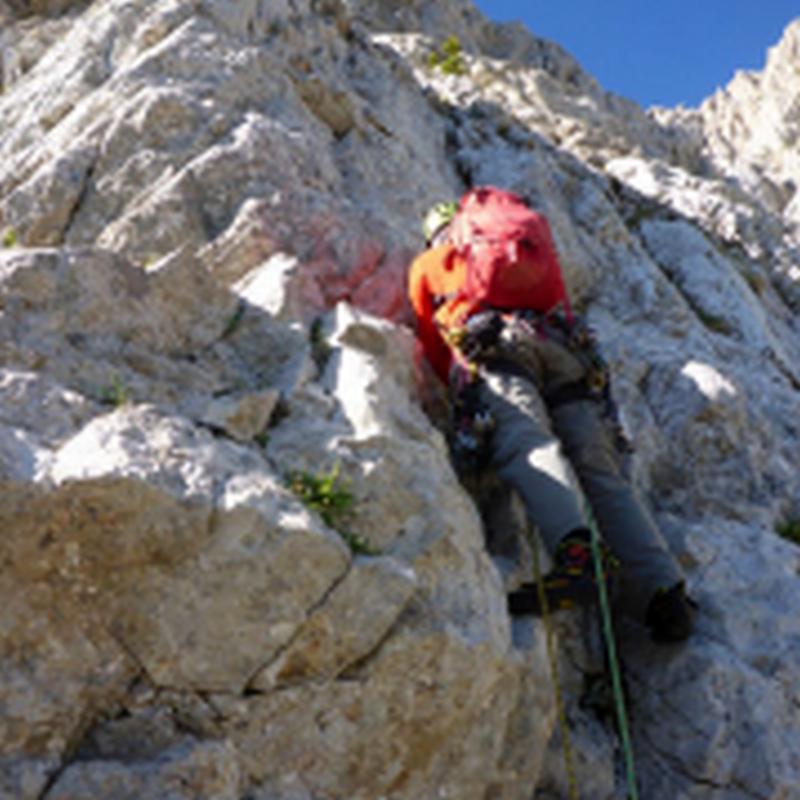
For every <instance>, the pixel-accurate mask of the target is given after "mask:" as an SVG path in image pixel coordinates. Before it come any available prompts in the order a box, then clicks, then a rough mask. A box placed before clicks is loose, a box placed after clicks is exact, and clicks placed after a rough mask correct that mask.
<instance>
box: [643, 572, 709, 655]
mask: <svg viewBox="0 0 800 800" xmlns="http://www.w3.org/2000/svg"><path fill="white" fill-rule="evenodd" d="M696 607H697V605H696V603H695V602H694V601H693V600H692V599H691V598H690V597H688V596H687V594H686V587H685V586H684V584H683V581H681V582H680V583H676V584H675V585H674V586H672V587H671V588H670V589H659V590H658V591H657V592H656V593H655V595H653V599H652V600H651V601H650V604H649V605H648V607H647V614H646V616H645V624H646V625H647V627H648V628H650V636H651V637H652V639H653V641H654V642H665V643H668V642H683V641H685V640H686V639H688V638H689V636H690V635H691V633H692V630H693V629H694V612H695V609H696Z"/></svg>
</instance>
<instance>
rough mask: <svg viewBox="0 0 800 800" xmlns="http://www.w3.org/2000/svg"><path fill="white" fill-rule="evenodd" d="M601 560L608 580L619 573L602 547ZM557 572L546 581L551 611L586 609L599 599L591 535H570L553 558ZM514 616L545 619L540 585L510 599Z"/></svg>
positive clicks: (532, 585)
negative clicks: (611, 575)
mask: <svg viewBox="0 0 800 800" xmlns="http://www.w3.org/2000/svg"><path fill="white" fill-rule="evenodd" d="M600 552H601V560H602V563H603V572H604V574H605V575H606V576H608V575H610V574H611V573H612V572H614V571H615V570H616V569H617V564H616V559H614V558H613V556H612V555H611V554H610V552H609V551H608V548H607V547H606V546H605V545H604V544H603V543H601V545H600ZM553 562H554V564H553V569H552V570H550V572H548V573H547V575H545V576H544V578H543V579H542V583H543V585H544V594H545V597H546V600H547V607H548V608H549V610H550V611H562V610H564V609H569V608H574V607H575V606H579V605H586V604H587V603H590V602H592V601H594V600H595V599H596V598H597V584H596V578H595V566H594V562H593V558H592V546H591V533H590V532H589V531H588V530H586V529H584V528H579V529H577V530H575V531H573V532H572V533H569V534H567V536H565V537H564V538H563V539H562V540H561V542H560V543H559V545H558V548H557V549H556V552H555V553H554V555H553ZM508 610H509V612H510V613H511V614H514V615H518V614H533V615H534V616H541V615H542V605H541V601H540V598H539V587H538V585H537V584H536V583H523V584H522V586H520V587H519V589H517V590H516V591H513V592H511V593H510V594H509V595H508Z"/></svg>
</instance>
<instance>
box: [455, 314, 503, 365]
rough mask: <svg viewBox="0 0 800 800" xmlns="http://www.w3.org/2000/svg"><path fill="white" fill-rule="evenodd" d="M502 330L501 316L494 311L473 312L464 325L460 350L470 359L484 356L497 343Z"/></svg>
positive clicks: (473, 359) (478, 358) (475, 359)
mask: <svg viewBox="0 0 800 800" xmlns="http://www.w3.org/2000/svg"><path fill="white" fill-rule="evenodd" d="M502 330H503V318H502V317H501V316H500V314H498V313H497V312H496V311H482V312H480V313H479V314H473V315H472V316H471V317H470V318H469V319H468V320H467V323H466V325H465V326H464V335H463V338H462V339H461V343H460V348H461V352H462V353H463V354H464V356H465V357H466V358H467V359H469V360H470V361H477V360H480V359H481V358H485V357H486V355H487V354H488V352H489V350H491V348H492V347H494V345H495V344H497V340H498V338H499V337H500V333H501V331H502Z"/></svg>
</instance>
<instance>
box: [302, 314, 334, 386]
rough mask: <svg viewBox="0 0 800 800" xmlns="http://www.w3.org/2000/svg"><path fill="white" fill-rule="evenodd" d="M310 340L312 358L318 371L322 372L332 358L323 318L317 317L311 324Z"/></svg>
mask: <svg viewBox="0 0 800 800" xmlns="http://www.w3.org/2000/svg"><path fill="white" fill-rule="evenodd" d="M308 340H309V343H310V344H311V358H313V359H314V363H315V364H316V365H317V369H318V370H319V371H320V372H322V371H323V370H324V369H325V366H326V365H327V363H328V360H329V359H330V357H331V353H332V349H331V346H330V344H329V343H328V339H327V338H326V336H325V330H324V326H323V323H322V318H321V317H317V318H316V319H315V320H314V321H313V322H312V323H311V329H310V330H309V334H308Z"/></svg>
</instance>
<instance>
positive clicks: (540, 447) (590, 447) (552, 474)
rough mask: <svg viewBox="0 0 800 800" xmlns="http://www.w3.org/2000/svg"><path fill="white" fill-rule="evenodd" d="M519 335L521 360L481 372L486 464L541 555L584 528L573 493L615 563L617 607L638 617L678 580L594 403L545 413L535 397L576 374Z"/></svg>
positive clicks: (569, 356)
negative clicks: (507, 491)
mask: <svg viewBox="0 0 800 800" xmlns="http://www.w3.org/2000/svg"><path fill="white" fill-rule="evenodd" d="M528 338H529V340H527V341H526V344H525V358H524V359H522V360H520V359H516V358H515V360H514V362H513V363H511V362H509V361H507V360H505V361H504V360H503V359H502V358H498V359H495V360H490V361H488V362H487V363H484V364H483V366H482V368H481V375H482V379H483V380H482V381H481V385H480V399H481V401H482V402H483V403H484V404H485V405H486V406H487V407H488V408H489V410H490V411H491V413H492V415H493V417H494V421H495V428H494V433H493V436H492V438H491V441H490V454H489V457H490V463H491V465H492V466H493V467H494V469H495V471H496V473H497V475H498V477H499V478H500V479H501V480H504V481H506V482H507V483H508V484H509V485H510V486H511V487H512V488H513V489H514V490H516V492H517V493H518V494H519V496H520V498H521V500H522V502H523V505H524V507H525V511H526V515H527V517H528V519H529V521H530V522H532V523H533V524H534V525H535V526H536V528H537V529H538V531H539V534H540V536H541V539H542V542H543V544H544V546H545V547H546V548H547V550H548V551H549V552H550V553H551V554H552V553H553V552H554V551H555V549H556V546H557V545H558V543H559V542H560V540H561V539H562V538H563V537H564V536H565V535H566V534H567V533H569V532H570V531H572V530H574V529H576V528H582V527H586V525H587V520H586V516H585V513H584V508H583V503H582V501H581V493H580V490H579V488H578V487H580V488H581V489H582V490H583V493H584V495H585V497H586V499H587V500H588V503H589V505H590V507H591V511H592V513H593V515H594V518H595V520H596V521H597V524H598V527H599V528H600V532H601V534H602V536H603V539H604V540H605V541H606V543H607V544H608V546H609V547H610V549H611V550H612V552H613V554H614V555H615V556H616V557H617V559H619V561H620V564H621V568H622V569H621V577H622V580H621V585H622V588H623V591H624V596H625V602H626V605H627V606H628V607H629V608H630V610H631V611H632V612H633V614H634V616H638V617H640V618H643V617H644V614H645V612H646V609H647V605H648V603H649V601H650V600H651V599H652V597H653V594H654V592H655V591H656V590H657V589H660V588H669V587H671V586H673V585H675V584H676V583H678V582H679V581H681V580H683V575H682V572H681V570H680V567H679V566H678V564H677V563H676V561H675V559H674V557H673V556H672V555H671V553H670V552H669V550H668V548H667V545H666V542H665V541H664V539H663V537H662V536H661V534H660V532H659V531H658V528H657V527H656V524H655V521H654V520H653V518H652V516H651V515H650V513H649V512H648V511H647V509H646V508H645V506H644V505H643V503H642V501H641V500H640V498H639V497H637V495H636V493H635V491H634V489H633V487H632V485H631V484H630V482H629V481H628V479H627V478H626V477H625V475H624V474H623V470H622V465H621V458H620V455H619V453H618V451H617V448H616V447H615V444H614V441H613V439H612V436H611V434H610V432H609V430H608V426H607V424H606V421H605V420H604V418H603V409H602V405H601V404H600V403H598V402H597V401H595V400H592V399H574V400H571V401H568V402H560V403H557V404H555V405H554V406H553V407H551V408H549V409H548V407H547V406H546V404H545V402H544V400H543V399H542V398H543V397H547V396H549V395H552V394H554V393H555V394H557V393H558V390H559V389H562V388H563V387H564V386H567V385H569V384H574V383H575V382H576V381H580V380H581V378H582V377H583V376H584V374H585V370H586V367H585V366H584V364H583V363H582V362H581V360H580V359H579V358H578V357H577V356H576V355H575V354H573V353H572V352H570V350H569V349H567V348H566V347H565V346H564V345H563V344H560V343H558V342H556V341H551V340H548V339H542V338H536V337H528ZM576 478H577V481H576Z"/></svg>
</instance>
